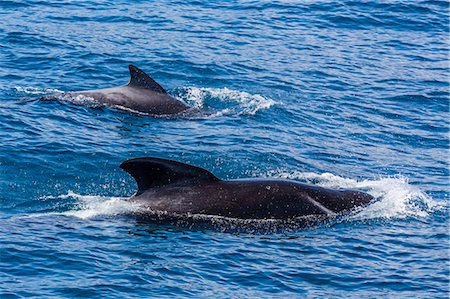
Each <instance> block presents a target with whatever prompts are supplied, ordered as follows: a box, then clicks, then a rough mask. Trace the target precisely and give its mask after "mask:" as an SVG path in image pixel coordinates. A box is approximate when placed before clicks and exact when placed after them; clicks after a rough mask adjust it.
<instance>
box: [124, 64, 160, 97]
mask: <svg viewBox="0 0 450 299" xmlns="http://www.w3.org/2000/svg"><path fill="white" fill-rule="evenodd" d="M128 68H129V69H130V82H128V86H133V87H138V88H145V89H150V90H152V91H154V92H159V93H167V92H166V91H165V89H164V88H162V87H161V85H159V84H158V83H157V82H156V81H155V80H153V79H152V78H150V76H149V75H147V74H146V73H145V72H144V71H143V70H141V69H140V68H138V67H135V66H134V65H132V64H130V65H128Z"/></svg>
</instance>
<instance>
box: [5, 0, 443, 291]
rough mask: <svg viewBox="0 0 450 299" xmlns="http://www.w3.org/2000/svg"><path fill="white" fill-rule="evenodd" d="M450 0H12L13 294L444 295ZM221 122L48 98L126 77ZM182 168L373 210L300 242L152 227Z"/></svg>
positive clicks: (272, 235) (8, 91)
mask: <svg viewBox="0 0 450 299" xmlns="http://www.w3.org/2000/svg"><path fill="white" fill-rule="evenodd" d="M448 20H449V2H448V1H428V0H417V1H406V0H403V1H402V0H399V1H391V0H369V1H351V0H342V1H321V0H320V1H308V0H305V1H292V0H287V1H189V0H188V1H169V0H161V1H104V0H95V1H85V0H77V1H37V0H28V1H14V0H2V1H0V138H1V139H0V141H1V142H0V244H1V245H0V246H1V247H0V297H1V298H22V297H27V298H28V297H36V298H38V297H39V298H75V297H77V298H83V297H84V298H88V297H91V298H100V297H101V298H174V297H188V298H304V297H308V298H331V297H332V298H344V297H345V298H448V296H449V266H450V263H449V126H450V123H449V119H450V118H449V90H450V87H449V80H448V79H449V58H448V53H449V52H448V51H449V38H448V37H449V25H448ZM129 63H132V64H135V65H136V66H138V67H140V68H142V69H143V70H144V71H146V72H147V73H148V74H150V75H151V76H152V77H153V78H154V79H155V80H156V81H158V82H159V83H160V84H161V85H162V86H163V87H165V88H166V89H167V90H168V92H169V93H170V94H171V95H173V96H175V97H177V98H179V99H181V100H183V101H185V102H186V103H188V104H190V105H193V106H196V107H200V108H203V109H207V110H209V111H212V112H213V113H211V114H208V115H204V116H199V117H177V118H165V117H152V116H148V115H144V114H139V113H134V112H131V111H124V110H123V109H117V108H112V107H105V106H102V105H99V104H95V103H87V102H83V101H82V102H73V101H64V100H53V101H51V100H43V99H42V98H41V97H42V96H44V95H48V94H52V93H55V92H61V91H72V90H84V89H98V88H106V87H111V86H118V85H123V84H126V83H127V82H128V79H129V73H128V67H127V66H128V64H129ZM141 156H155V157H160V158H167V159H174V160H178V161H182V162H185V163H189V164H193V165H196V166H199V167H202V168H205V169H208V170H210V171H211V172H213V173H214V174H215V175H217V176H218V177H220V178H223V179H232V178H248V177H265V178H289V179H293V180H297V181H300V182H306V183H310V184H314V185H318V186H325V187H332V188H351V189H357V190H361V191H365V192H368V193H370V194H372V195H373V196H375V197H377V198H379V201H377V202H376V203H374V204H373V205H371V206H369V207H367V208H364V209H362V210H359V211H355V212H353V213H351V214H349V215H347V216H345V217H344V218H343V219H340V220H339V221H334V222H331V223H325V224H323V225H318V226H313V227H309V228H306V229H305V228H304V229H295V228H292V227H277V228H276V229H272V227H271V224H270V222H269V221H266V222H265V221H261V223H260V224H259V225H256V226H254V227H253V228H252V229H247V230H245V231H240V230H239V228H240V227H239V226H240V223H239V222H236V223H234V222H233V221H227V222H222V221H221V219H217V221H215V225H214V227H212V228H195V227H189V226H184V227H183V226H174V225H164V224H152V223H142V222H140V221H137V220H136V219H134V218H133V217H130V214H131V215H132V214H133V213H134V212H136V210H137V209H138V207H136V206H135V205H133V204H131V203H130V202H128V201H126V198H127V197H129V196H131V195H133V193H134V192H135V191H136V184H135V182H134V180H133V179H132V178H131V177H129V176H128V175H127V174H126V173H125V172H124V171H123V170H121V169H120V168H119V165H120V163H121V162H122V161H124V160H126V159H129V158H134V157H141Z"/></svg>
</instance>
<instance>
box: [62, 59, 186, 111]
mask: <svg viewBox="0 0 450 299" xmlns="http://www.w3.org/2000/svg"><path fill="white" fill-rule="evenodd" d="M128 67H129V69H130V81H129V82H128V84H127V85H124V86H119V87H111V88H105V89H96V90H86V91H73V92H67V93H64V94H63V96H64V97H69V98H77V97H78V96H80V95H81V96H85V97H88V98H92V99H94V100H95V101H97V102H99V103H101V104H105V105H108V106H119V107H125V108H129V109H132V110H134V111H138V112H144V113H148V114H152V115H171V114H178V113H181V112H184V111H186V110H188V109H195V108H193V107H190V106H188V105H186V104H185V103H183V102H181V101H179V100H177V99H175V98H174V97H172V96H170V95H169V94H168V93H167V92H166V90H165V89H164V88H162V87H161V85H159V84H158V83H157V82H156V81H155V80H153V79H152V78H150V76H149V75H147V74H146V73H145V72H144V71H142V70H141V69H139V68H137V67H136V66H134V65H131V64H130V65H129V66H128Z"/></svg>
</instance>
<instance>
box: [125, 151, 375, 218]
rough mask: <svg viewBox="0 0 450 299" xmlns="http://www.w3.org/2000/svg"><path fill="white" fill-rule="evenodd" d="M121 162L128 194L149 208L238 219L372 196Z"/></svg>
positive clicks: (324, 211) (169, 164)
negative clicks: (131, 190) (132, 186)
mask: <svg viewBox="0 0 450 299" xmlns="http://www.w3.org/2000/svg"><path fill="white" fill-rule="evenodd" d="M120 167H121V168H122V169H124V170H125V171H126V172H128V173H129V174H130V175H131V176H132V177H133V178H134V179H135V180H136V182H137V186H138V191H137V193H136V194H135V195H134V196H133V197H131V198H130V199H128V200H129V201H132V202H136V203H139V204H140V205H142V206H143V207H145V208H147V209H148V210H149V211H151V212H164V213H169V214H170V213H172V214H177V215H192V214H203V215H217V216H223V217H228V218H238V219H282V220H285V219H295V218H297V217H302V216H318V217H322V218H324V217H325V218H329V217H332V216H334V215H337V214H339V213H342V212H346V211H351V210H353V209H354V208H357V207H364V206H366V205H369V204H370V203H371V202H372V201H374V197H372V196H371V195H369V194H367V193H364V192H360V191H356V190H333V189H327V188H322V187H318V186H312V185H307V184H302V183H299V182H296V181H292V180H282V179H236V180H227V181H224V180H221V179H219V178H217V177H216V176H215V175H213V174H212V173H211V172H209V171H207V170H205V169H202V168H199V167H196V166H192V165H188V164H184V163H181V162H177V161H171V160H166V159H160V158H151V157H147V158H136V159H130V160H127V161H125V162H123V163H122V164H121V165H120Z"/></svg>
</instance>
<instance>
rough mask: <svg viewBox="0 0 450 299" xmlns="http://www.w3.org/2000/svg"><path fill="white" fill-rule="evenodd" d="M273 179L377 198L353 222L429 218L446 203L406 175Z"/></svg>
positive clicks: (295, 175) (281, 174) (301, 174)
mask: <svg viewBox="0 0 450 299" xmlns="http://www.w3.org/2000/svg"><path fill="white" fill-rule="evenodd" d="M269 175H270V176H272V177H279V178H286V179H295V180H302V181H305V182H307V183H313V184H316V185H318V186H322V187H328V188H349V189H356V190H360V191H364V192H367V193H369V194H370V195H372V196H374V197H375V198H377V199H378V201H377V202H375V203H373V204H371V205H370V206H368V207H366V208H364V209H362V210H359V211H357V212H356V213H354V214H353V215H351V216H350V218H349V219H353V220H368V219H375V218H406V217H426V216H428V215H429V214H430V213H432V212H433V211H436V210H439V209H442V208H443V207H444V206H445V204H444V203H442V202H440V201H436V200H433V199H432V198H431V197H430V196H428V195H427V194H426V193H424V192H423V191H421V190H420V189H419V188H418V187H416V186H414V185H411V184H410V183H409V181H408V179H407V178H406V177H404V176H400V175H398V176H393V177H380V178H379V179H375V180H360V181H358V180H355V179H349V178H344V177H340V176H337V175H334V174H331V173H322V174H317V173H313V172H298V171H294V172H279V171H278V172H271V173H270V174H269Z"/></svg>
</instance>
